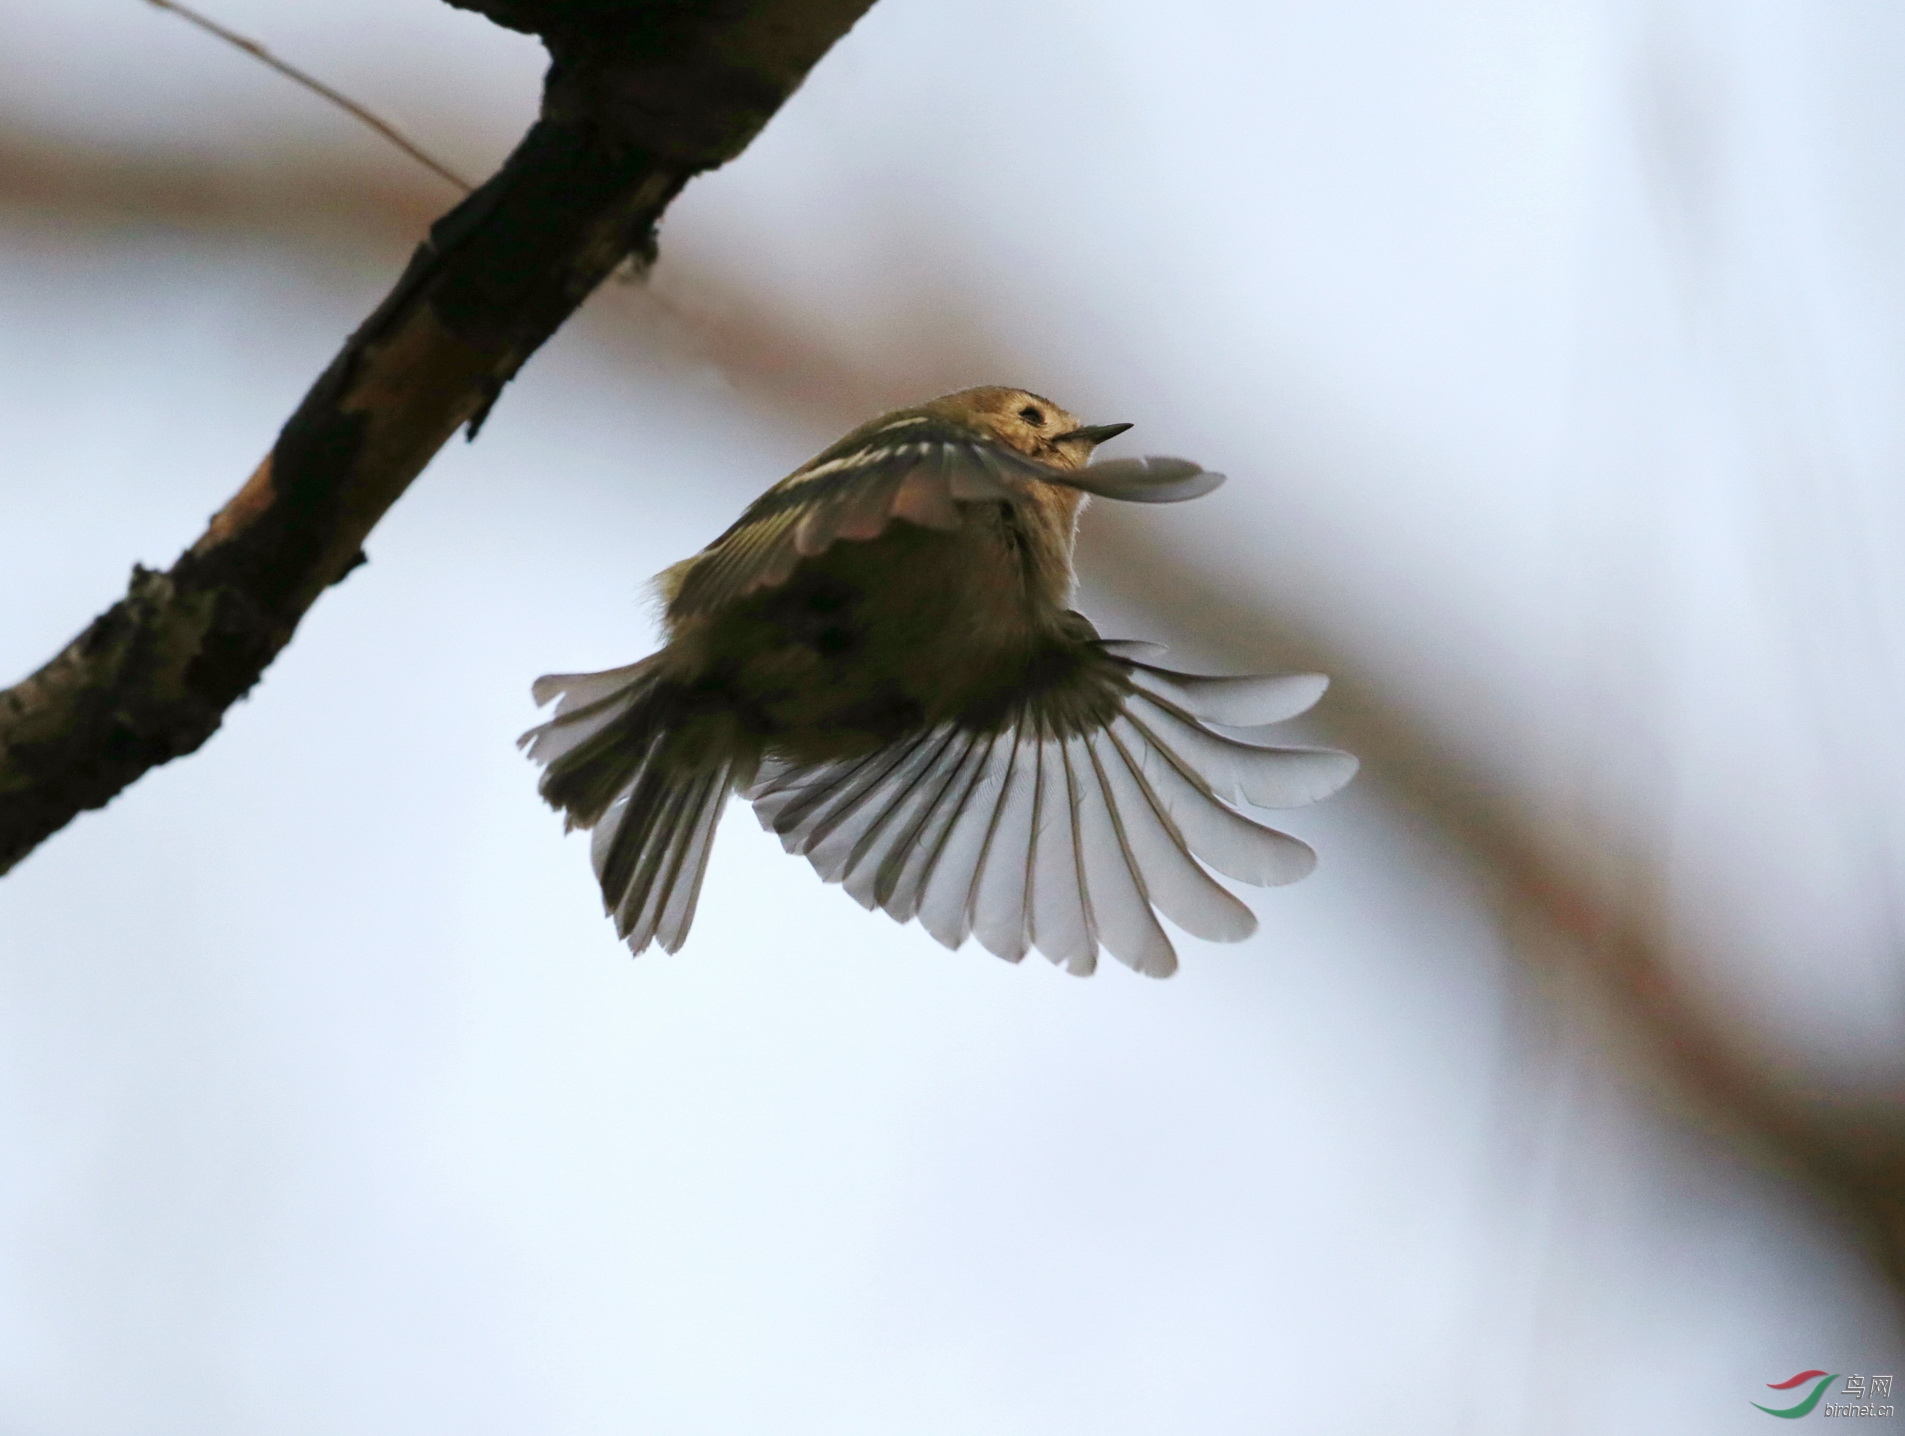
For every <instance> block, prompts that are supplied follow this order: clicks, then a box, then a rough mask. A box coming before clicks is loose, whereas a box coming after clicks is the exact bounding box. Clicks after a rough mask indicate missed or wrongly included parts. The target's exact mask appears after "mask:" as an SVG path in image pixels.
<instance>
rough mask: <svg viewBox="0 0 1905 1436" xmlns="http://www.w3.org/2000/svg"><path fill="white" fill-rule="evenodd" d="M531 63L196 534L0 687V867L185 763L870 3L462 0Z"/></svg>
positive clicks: (817, 0)
mask: <svg viewBox="0 0 1905 1436" xmlns="http://www.w3.org/2000/svg"><path fill="white" fill-rule="evenodd" d="M461 3H462V5H463V8H467V9H476V10H480V11H482V12H483V13H486V14H490V15H491V18H493V19H497V20H498V21H499V22H500V23H504V24H507V25H509V26H511V27H512V28H517V29H524V30H528V31H530V32H531V33H535V34H539V35H541V36H542V38H543V40H544V42H545V43H546V44H547V46H548V47H549V50H550V57H551V65H550V71H549V80H548V83H547V85H546V87H545V90H544V99H543V114H542V117H541V119H539V120H538V121H537V122H536V124H535V125H534V126H533V127H532V128H531V129H530V131H529V133H528V135H526V136H525V137H524V139H523V141H522V142H521V144H520V145H518V147H517V149H516V151H515V153H514V154H512V155H511V156H510V158H509V160H508V161H507V162H506V163H505V164H504V166H503V168H502V170H501V171H500V172H499V173H498V174H497V175H496V176H495V177H494V178H492V179H491V180H490V181H489V182H488V183H486V184H485V185H483V186H482V188H481V189H479V190H477V191H476V192H475V193H474V194H472V195H471V196H470V197H469V198H468V199H466V200H464V201H463V202H462V203H461V204H459V205H458V206H457V207H456V208H455V209H453V210H451V211H450V212H449V213H448V214H447V215H445V216H444V217H443V218H442V219H441V220H439V221H438V222H437V223H436V225H435V226H433V227H432V229H431V231H430V236H429V238H428V239H427V240H426V241H425V242H424V243H423V244H422V245H421V246H420V247H419V248H418V250H417V252H416V254H415V256H414V257H413V258H412V260H411V262H410V265H409V267H408V269H407V270H406V271H405V272H404V274H403V276H402V277H401V278H400V279H399V280H398V282H397V286H396V288H395V289H394V290H393V291H392V292H391V293H390V295H389V296H388V297H387V298H386V299H385V300H384V302H383V303H382V304H381V305H379V306H378V308H377V310H376V311H375V312H374V313H373V314H372V315H371V316H370V318H368V319H367V320H366V321H365V322H364V324H363V325H362V326H361V327H360V328H359V329H358V331H357V332H356V333H355V334H353V335H352V336H351V338H350V340H349V341H348V342H347V343H346V344H345V346H344V348H343V350H342V352H341V353H339V354H338V356H337V358H336V359H335V360H333V361H332V363H331V366H330V367H329V368H328V369H327V370H326V371H325V372H324V374H323V375H322V376H321V377H320V378H319V379H318V381H317V383H316V385H315V386H314V387H313V388H312V389H311V391H310V393H309V394H307V395H306V396H305V399H304V401H303V403H302V404H301V405H300V406H299V407H298V411H297V412H296V413H295V414H293V415H292V416H291V419H290V421H289V422H288V423H286V425H285V427H284V429H283V431H282V432H281V433H280V434H279V436H278V441H277V443H276V444H275V445H274V447H273V448H272V451H271V453H270V454H269V455H268V456H267V457H266V458H265V460H264V462H263V463H262V464H260V465H259V466H258V469H257V471H256V472H255V473H254V474H253V475H252V476H251V478H250V480H249V481H248V482H247V483H246V484H245V486H244V487H243V488H242V489H241V490H239V492H238V494H237V495H236V496H235V497H233V499H232V500H231V501H230V502H229V503H228V504H226V506H225V507H224V509H222V510H221V511H220V512H219V513H218V514H217V515H216V516H215V517H214V518H213V520H212V522H211V526H210V527H209V528H208V529H207V530H206V532H205V534H204V535H203V536H202V537H201V538H200V539H199V540H198V542H197V543H195V544H193V545H192V547H191V548H190V549H189V550H188V551H187V552H186V553H185V554H184V555H183V556H181V557H180V559H179V560H178V562H177V563H175V564H174V565H173V566H172V568H171V569H170V570H169V571H167V572H165V573H155V572H149V571H146V570H143V569H135V570H134V573H133V578H132V583H131V586H130V589H129V590H128V592H127V594H126V597H125V598H123V599H121V600H120V601H119V602H118V603H117V604H115V605H114V606H113V607H112V608H111V609H110V610H108V611H107V612H106V613H105V614H103V615H101V616H100V617H99V618H98V619H96V620H94V622H93V623H92V624H91V625H90V626H89V627H88V628H87V629H86V631H85V632H84V633H82V634H80V636H79V637H78V638H76V639H75V640H74V641H73V642H72V643H71V644H69V645H68V646H67V648H66V649H65V651H64V652H62V653H60V654H59V655H57V656H56V657H55V658H54V659H53V660H52V661H51V662H49V663H47V664H46V665H45V666H44V667H43V668H41V669H40V670H39V671H38V672H37V673H35V674H33V675H32V676H31V677H30V678H28V679H27V680H26V681H25V682H23V683H20V684H19V685H17V686H16V687H14V688H12V689H11V690H8V691H6V692H3V693H0V872H5V871H7V870H8V869H10V868H11V867H12V866H13V865H14V864H15V863H17V862H18V861H19V860H20V859H21V858H23V857H24V856H26V854H28V853H29V852H31V851H32V850H33V849H34V848H35V847H36V846H37V845H38V844H39V843H40V842H41V841H43V840H44V839H45V838H46V837H47V836H49V835H50V834H52V833H55V832H57V831H58V830H59V829H60V828H62V827H64V826H65V825H66V823H68V822H69V821H71V820H72V818H73V817H74V816H75V815H76V814H78V813H79V812H81V811H83V810H85V809H88V808H97V807H101V806H103V805H104V804H105V803H107V802H109V801H110V800H111V799H112V797H113V796H114V795H115V794H116V793H118V792H120V791H121V790H122V789H124V788H125V787H126V786H127V785H128V784H130V783H132V782H134V781H136V780H137V779H138V778H139V776H140V775H141V774H143V773H144V772H146V771H147V770H148V769H150V768H152V767H154V766H156V765H158V764H160V763H164V762H167V761H169V760H170V759H172V758H175V757H178V756H180V755H181V754H185V753H190V752H193V751H194V750H196V749H197V748H198V747H199V746H200V745H201V744H202V743H204V742H205V740H206V739H207V738H209V737H210V736H211V735H212V734H213V733H214V732H215V731H217V728H218V725H219V723H220V722H221V721H222V719H223V715H224V713H225V710H226V709H227V708H229V707H230V706H231V704H232V703H234V702H236V701H237V700H238V699H239V698H240V697H242V696H243V695H244V694H245V693H246V692H248V691H249V690H250V688H251V686H252V685H253V684H254V683H256V682H257V681H258V679H259V677H260V676H261V675H262V673H263V672H264V669H265V667H266V666H267V665H268V664H269V663H270V662H271V660H272V659H273V658H274V657H276V656H277V654H278V652H279V651H280V650H281V649H282V648H283V647H284V646H285V644H286V643H288V642H289V641H290V639H291V636H292V634H293V632H294V631H295V630H296V628H297V625H298V622H299V620H300V619H302V618H303V616H304V614H305V612H306V611H307V610H308V609H309V608H310V606H311V604H312V603H313V602H315V601H316V599H317V597H318V595H319V594H321V593H322V592H323V591H324V589H325V588H326V587H327V586H328V585H330V584H333V583H336V582H337V581H338V580H339V579H341V578H343V577H344V575H345V574H347V573H348V572H349V571H350V570H351V569H352V568H353V567H355V566H356V565H357V564H358V563H361V562H362V561H363V544H364V541H365V539H366V538H367V537H368V536H369V534H370V531H371V529H372V528H373V527H374V526H375V525H376V523H377V521H378V520H379V519H380V518H381V517H382V516H383V514H384V513H385V511H386V510H388V509H389V507H390V506H391V504H393V503H394V502H396V500H397V498H398V497H399V496H400V495H401V494H402V493H403V491H404V490H405V489H406V488H407V487H408V486H409V484H410V482H411V480H412V479H414V478H415V477H416V476H417V474H418V473H419V472H421V471H422V469H423V467H424V465H425V464H426V463H428V462H429V460H430V458H431V456H432V455H434V454H435V453H436V451H437V450H438V449H439V448H441V447H442V446H443V444H444V443H445V442H446V441H447V440H448V439H449V438H450V436H451V435H453V434H454V433H455V432H456V431H457V429H458V428H459V427H461V426H463V425H465V424H468V425H470V426H471V428H472V430H474V429H475V427H476V426H477V425H480V423H481V422H482V419H483V416H484V414H485V413H486V412H487V410H488V408H489V406H490V405H491V404H492V403H494V402H495V399H496V396H497V395H498V394H499V393H500V392H501V390H502V387H503V386H504V385H505V384H506V383H508V381H509V380H510V379H511V378H512V377H513V376H514V375H515V373H516V371H517V370H518V369H519V368H520V367H521V366H522V364H523V362H524V361H525V360H526V359H527V358H528V357H529V356H530V355H531V354H532V353H534V352H535V350H536V349H537V348H538V347H539V346H540V345H541V344H542V343H543V341H544V340H546V339H547V338H548V337H549V336H550V335H551V334H552V333H554V332H555V330H556V328H557V327H558V326H559V325H560V324H561V323H562V322H563V321H564V320H565V319H566V318H568V316H569V315H570V314H571V313H572V312H573V311H574V309H575V307H576V306H577V305H578V304H579V303H581V301H582V300H583V299H584V298H585V297H586V296H587V295H588V294H589V293H590V291H591V290H593V289H594V288H595V287H596V285H597V284H599V283H600V282H601V281H602V279H603V278H604V277H605V276H607V275H608V274H609V273H610V271H612V270H613V269H614V268H615V267H616V266H617V265H618V264H619V263H621V261H622V260H623V259H624V257H626V256H628V255H630V254H634V255H637V256H640V257H642V258H644V259H649V258H652V256H653V253H654V242H655V241H654V234H655V226H656V224H657V222H658V221H659V220H660V218H661V215H662V212H663V211H664V210H665V209H666V208H667V206H668V204H669V202H670V201H671V200H672V199H673V198H674V196H675V195H676V194H678V193H679V192H680V190H681V188H682V186H683V185H684V184H686V183H687V181H688V180H689V179H690V178H692V177H693V176H694V175H696V174H698V173H700V172H702V171H704V170H708V169H712V168H714V167H715V166H717V165H719V164H722V163H724V162H726V161H727V160H729V159H731V158H733V157H734V156H735V155H737V154H739V153H740V152H741V151H742V150H743V149H744V148H745V147H746V146H747V144H748V142H749V141H750V140H752V139H753V137H754V136H755V135H756V134H757V133H759V131H760V129H761V127H762V126H763V125H765V124H766V123H767V121H768V119H769V118H770V117H771V116H772V115H773V113H774V112H775V111H776V110H777V109H778V108H779V107H780V105H781V104H782V103H783V102H784V101H785V100H786V99H787V97H788V96H789V95H790V94H792V93H793V91H794V89H795V88H796V87H797V86H798V85H799V84H800V82H801V81H802V79H804V78H805V76H806V74H807V72H808V70H809V69H811V68H812V66H813V65H814V64H815V63H816V62H817V61H818V60H819V59H820V57H821V56H822V55H823V54H825V53H826V51H827V49H828V48H829V47H830V46H831V45H832V44H833V42H834V41H835V40H837V39H838V38H839V37H840V36H841V35H843V34H845V33H846V31H847V30H848V28H849V27H851V26H852V24H853V23H854V21H856V20H857V19H858V18H859V17H860V15H861V14H862V13H864V12H865V10H866V9H867V8H868V6H869V5H870V4H871V3H872V0H755V3H751V4H745V5H743V4H734V3H716V0H702V3H691V0H676V3H669V4H663V3H659V0H657V3H652V4H645V5H626V6H615V7H609V6H604V5H602V4H600V3H598V0H514V3H505V0H483V3H477V0H461Z"/></svg>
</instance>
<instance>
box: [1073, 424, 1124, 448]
mask: <svg viewBox="0 0 1905 1436" xmlns="http://www.w3.org/2000/svg"><path fill="white" fill-rule="evenodd" d="M1130 427H1131V426H1130V425H1129V424H1080V425H1079V426H1078V427H1077V428H1076V429H1072V430H1070V431H1069V432H1067V433H1063V434H1060V435H1059V436H1058V439H1057V442H1058V443H1061V444H1062V443H1064V442H1065V441H1066V440H1067V439H1083V440H1084V441H1085V442H1086V443H1088V444H1102V443H1104V441H1105V440H1106V439H1115V438H1117V437H1118V435H1120V434H1122V433H1123V432H1124V431H1125V430H1126V429H1129V428H1130Z"/></svg>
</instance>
